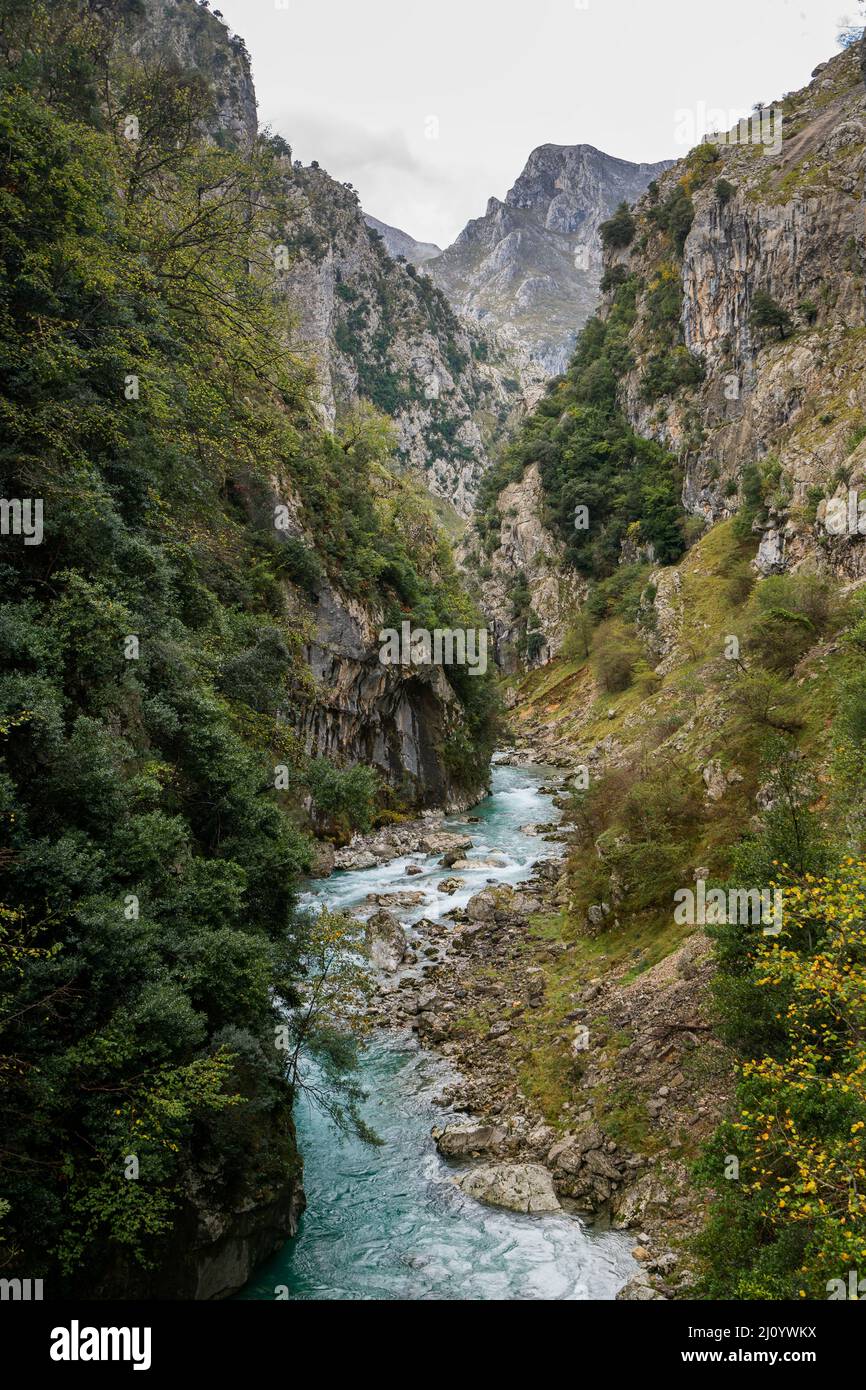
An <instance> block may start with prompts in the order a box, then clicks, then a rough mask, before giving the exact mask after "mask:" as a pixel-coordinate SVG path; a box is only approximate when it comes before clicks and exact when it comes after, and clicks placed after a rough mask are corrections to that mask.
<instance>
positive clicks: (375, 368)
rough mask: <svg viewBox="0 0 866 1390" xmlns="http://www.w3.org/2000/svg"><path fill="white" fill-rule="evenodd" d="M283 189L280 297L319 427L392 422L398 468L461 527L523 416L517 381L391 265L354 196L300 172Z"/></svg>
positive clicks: (472, 333) (483, 341)
mask: <svg viewBox="0 0 866 1390" xmlns="http://www.w3.org/2000/svg"><path fill="white" fill-rule="evenodd" d="M287 187H288V192H289V194H290V197H291V201H292V218H291V225H290V227H289V238H290V240H289V243H288V246H289V252H290V258H289V265H288V267H287V269H286V270H285V271H283V272H281V274H280V286H281V288H282V290H283V292H284V293H285V295H286V299H287V304H288V308H289V311H290V315H291V316H292V319H293V327H292V344H293V346H294V347H295V348H296V350H298V351H299V352H301V353H303V354H304V355H305V356H312V357H313V358H314V360H315V363H316V369H317V373H318V381H319V396H320V399H321V403H322V410H323V415H324V418H325V420H326V422H327V423H328V424H331V425H332V424H334V423H335V422H336V421H338V420H339V418H340V416H341V415H342V414H344V413H345V412H346V411H347V410H349V409H351V407H352V406H353V404H354V403H355V402H357V401H358V400H359V399H364V400H368V401H370V402H371V403H372V404H373V405H375V406H376V407H377V408H378V409H380V410H382V411H384V413H385V414H387V415H389V416H390V417H391V418H392V419H393V421H394V423H395V426H396V429H397V444H398V450H399V456H400V459H401V460H402V462H403V464H404V465H405V467H406V468H407V469H409V470H411V471H412V472H413V473H415V474H416V475H417V476H418V477H419V478H420V479H421V481H422V482H423V483H424V485H425V486H426V487H427V489H428V490H429V491H430V492H431V493H432V494H433V495H434V496H436V497H439V498H442V499H443V500H444V501H445V502H447V503H449V504H450V505H451V506H452V507H453V508H454V510H455V511H456V512H457V513H458V514H459V515H460V516H462V517H464V518H466V517H468V516H469V515H470V514H471V511H472V507H473V503H474V499H475V494H476V491H477V488H478V484H479V482H480V479H481V477H482V475H483V473H484V472H485V470H486V469H487V467H488V466H489V461H490V450H491V448H492V447H493V446H494V445H495V443H496V442H497V441H498V440H499V439H500V438H501V437H502V436H503V435H504V433H505V432H506V431H507V430H508V428H509V427H510V425H511V423H512V420H513V419H514V418H516V417H517V416H519V415H520V414H522V412H523V410H524V408H525V407H524V396H523V389H522V385H521V382H520V380H519V379H518V378H519V376H520V372H519V370H518V369H516V368H515V366H514V364H513V363H512V362H511V361H510V360H509V357H508V354H507V352H506V351H505V350H504V348H503V347H502V346H501V345H500V344H498V343H497V342H496V340H495V339H494V338H493V337H492V336H490V335H487V334H485V333H484V332H482V331H481V330H479V329H477V328H475V327H473V326H471V325H469V324H467V323H466V322H463V321H462V320H460V319H459V318H458V317H457V316H456V315H455V313H454V312H453V310H452V309H451V308H450V306H449V304H448V302H447V300H446V299H445V297H444V295H442V294H441V293H440V291H439V290H437V289H436V288H435V287H434V285H433V284H432V283H431V282H430V280H429V279H428V278H427V277H426V275H425V274H424V273H423V272H419V271H416V268H415V266H414V265H412V264H410V263H406V264H401V263H399V262H397V261H396V260H394V259H393V257H392V256H391V255H390V254H389V252H388V249H387V246H386V244H385V241H384V240H383V238H382V236H380V234H379V233H378V232H377V231H376V230H375V229H374V228H373V227H371V226H369V225H368V222H367V221H366V220H365V218H364V215H363V213H362V211H361V208H360V205H359V203H358V197H357V194H356V193H355V192H354V190H353V189H351V188H349V187H347V186H345V185H343V184H339V183H337V182H336V181H335V180H334V179H332V178H330V176H329V175H328V174H326V173H325V172H324V170H322V169H319V168H318V167H317V166H316V165H312V166H310V167H307V168H304V167H302V166H301V165H300V164H297V163H296V164H295V165H294V166H293V167H292V169H291V171H290V172H288V173H287Z"/></svg>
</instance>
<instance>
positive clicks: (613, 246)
mask: <svg viewBox="0 0 866 1390" xmlns="http://www.w3.org/2000/svg"><path fill="white" fill-rule="evenodd" d="M636 230H637V224H636V223H635V220H634V218H633V216H632V214H631V209H630V208H629V205H628V203H626V202H622V203H620V205H619V207H618V208H617V210H616V212H615V213H614V214H613V216H612V217H609V218H608V220H607V221H606V222H602V224H601V227H600V228H599V231H600V233H601V240H602V245H603V246H604V247H605V248H606V249H607V250H621V249H622V248H623V247H625V246H630V245H631V243H632V241H633V240H634V234H635V231H636Z"/></svg>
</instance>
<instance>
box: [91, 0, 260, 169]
mask: <svg viewBox="0 0 866 1390" xmlns="http://www.w3.org/2000/svg"><path fill="white" fill-rule="evenodd" d="M118 46H119V47H120V48H121V49H122V51H123V52H124V53H125V54H128V55H129V56H130V57H132V58H133V59H135V60H136V61H137V62H140V63H144V64H146V65H148V66H150V67H154V65H158V66H159V67H169V66H171V65H174V66H176V67H178V68H181V69H183V71H184V72H187V73H198V74H199V75H200V76H202V77H203V78H204V79H205V80H206V81H207V82H208V83H209V84H210V87H211V91H212V93H213V98H214V113H213V120H212V123H211V133H212V134H217V133H219V134H220V136H221V138H226V137H228V138H229V139H230V140H232V141H234V142H235V143H236V144H238V145H240V146H242V147H249V146H250V145H251V144H252V142H253V141H254V140H255V138H256V134H257V132H258V116H257V114H256V93H255V88H254V86H253V78H252V72H251V70H250V58H249V53H248V52H247V49H246V46H245V44H244V41H243V39H241V38H239V37H238V36H237V35H233V34H232V33H231V32H230V30H229V29H228V27H227V26H226V25H225V24H224V23H223V22H222V21H221V20H220V19H219V18H218V17H217V16H216V15H215V14H213V13H211V12H210V11H209V10H206V9H204V8H202V6H201V5H197V4H195V3H194V0H145V3H144V4H143V5H142V6H141V8H140V9H133V10H132V12H131V14H130V16H129V18H128V19H127V20H126V22H125V23H124V24H123V25H122V27H121V28H120V30H119V31H118Z"/></svg>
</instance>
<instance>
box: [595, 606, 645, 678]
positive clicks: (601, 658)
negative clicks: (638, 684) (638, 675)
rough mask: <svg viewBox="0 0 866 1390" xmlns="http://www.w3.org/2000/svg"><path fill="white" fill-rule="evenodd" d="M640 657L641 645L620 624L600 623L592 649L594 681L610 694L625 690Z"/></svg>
mask: <svg viewBox="0 0 866 1390" xmlns="http://www.w3.org/2000/svg"><path fill="white" fill-rule="evenodd" d="M641 656H642V648H641V647H640V644H639V643H638V642H637V641H636V640H635V638H634V637H632V636H631V634H630V633H629V631H628V629H627V628H626V627H625V625H624V624H623V623H617V622H608V623H602V625H601V627H600V628H599V629H598V631H597V633H596V636H595V641H594V642H593V647H592V664H593V670H594V672H595V678H596V680H597V681H598V683H599V685H600V686H601V688H602V690H604V691H606V692H607V693H608V694H609V695H614V694H618V693H619V692H620V691H623V690H627V689H628V687H629V686H630V685H631V683H632V679H633V677H634V673H635V668H636V666H637V664H638V662H639V661H640V659H641Z"/></svg>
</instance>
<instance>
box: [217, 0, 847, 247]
mask: <svg viewBox="0 0 866 1390" xmlns="http://www.w3.org/2000/svg"><path fill="white" fill-rule="evenodd" d="M846 6H847V8H846ZM212 7H213V8H215V9H216V8H219V9H220V10H221V11H222V13H223V15H224V17H225V19H226V21H227V22H228V23H229V25H230V26H231V28H232V29H233V30H234V32H236V33H239V34H240V35H241V36H242V37H243V38H244V39H245V40H246V43H247V47H248V48H249V50H250V53H251V54H252V60H253V72H254V76H255V80H256V88H257V91H258V98H259V119H260V121H261V123H262V124H263V125H265V124H267V125H270V126H271V127H272V128H273V130H274V131H276V132H278V133H279V134H280V135H283V136H285V138H286V139H287V140H288V141H289V142H290V144H291V145H292V147H293V149H294V152H295V156H296V157H297V158H300V159H302V160H303V161H304V163H305V164H306V163H309V162H310V160H312V159H318V161H319V163H320V164H321V165H322V166H323V167H324V168H325V169H327V170H328V171H329V173H331V174H332V175H333V176H334V177H335V178H338V179H342V180H348V181H350V182H352V183H353V184H354V185H355V187H356V188H357V189H358V191H359V193H360V195H361V200H362V203H363V205H364V208H365V210H366V211H367V212H370V213H373V214H374V215H375V216H376V217H379V218H381V219H382V221H384V222H390V223H392V224H393V225H394V226H397V227H401V228H402V229H403V230H404V231H407V232H409V233H411V235H412V236H414V237H416V238H417V239H418V240H419V241H435V242H438V243H439V245H441V246H446V245H448V244H449V242H451V241H453V239H454V237H455V236H456V235H457V233H458V232H459V231H460V229H461V228H462V227H463V226H464V225H465V223H466V222H467V221H468V220H469V218H470V217H478V216H480V215H481V214H482V213H483V211H484V209H485V206H486V203H487V199H488V197H490V195H491V194H493V195H495V196H496V197H499V198H502V197H504V195H505V193H506V192H507V190H508V189H509V188H510V187H511V185H512V183H513V182H514V180H515V179H516V178H517V175H518V174H519V173H520V171H521V169H522V167H523V165H524V163H525V161H526V158H527V156H528V155H529V153H530V151H531V150H532V149H534V148H535V146H536V145H542V144H547V143H551V144H557V145H572V144H581V143H586V144H590V145H596V146H597V147H598V148H599V149H601V150H605V151H606V152H607V153H608V154H613V155H618V156H620V157H621V158H624V159H632V160H657V159H666V158H673V157H676V156H678V155H681V154H684V153H685V148H684V147H683V143H682V141H683V138H684V135H683V133H684V131H688V130H689V128H690V127H693V128H694V130H695V131H696V134H695V139H699V138H700V137H701V135H702V134H703V133H704V132H705V130H706V129H718V128H719V122H718V120H717V119H715V120H711V121H710V122H709V123H708V124H707V123H706V119H705V117H706V114H707V113H715V114H716V115H717V113H718V112H724V113H730V116H731V120H730V124H732V123H733V121H734V120H735V119H736V118H738V117H739V116H740V115H741V114H743V113H744V112H747V111H748V110H750V108H751V107H752V105H753V104H754V103H755V102H756V101H763V102H766V103H769V102H771V101H773V100H775V99H776V98H777V97H779V96H781V95H782V94H783V93H784V92H787V91H793V90H795V89H796V88H798V87H801V86H803V84H804V83H805V82H806V81H807V80H808V78H809V74H810V72H811V70H812V68H813V67H815V65H816V64H817V63H818V62H820V61H822V60H823V59H825V58H829V57H830V56H831V54H833V53H834V52H837V51H838V50H837V46H836V42H835V38H836V34H837V32H838V30H839V27H840V24H841V23H842V22H844V20H845V19H846V18H856V15H857V11H858V7H857V3H856V0H213V6H212ZM683 112H689V113H691V114H690V118H688V119H685V120H684V117H683V114H682V113H683Z"/></svg>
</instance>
